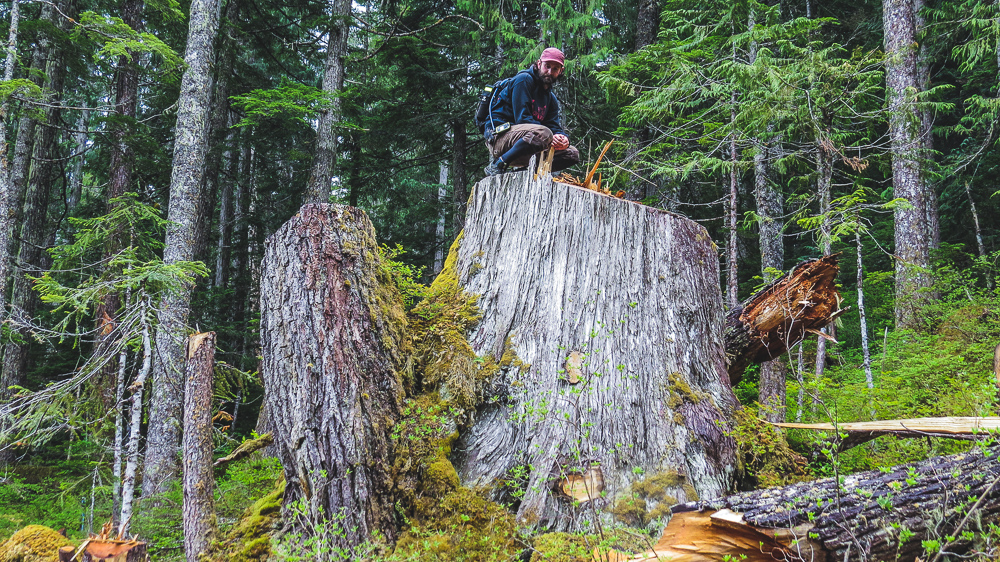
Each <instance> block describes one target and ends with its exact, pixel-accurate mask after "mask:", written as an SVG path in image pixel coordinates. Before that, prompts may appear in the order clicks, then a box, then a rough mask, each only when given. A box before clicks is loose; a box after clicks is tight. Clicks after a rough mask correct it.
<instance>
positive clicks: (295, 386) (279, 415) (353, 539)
mask: <svg viewBox="0 0 1000 562" xmlns="http://www.w3.org/2000/svg"><path fill="white" fill-rule="evenodd" d="M380 265H381V258H380V256H379V253H378V247H377V245H376V242H375V235H374V231H373V229H372V226H371V222H370V221H369V220H368V217H367V216H366V215H365V214H364V213H363V212H362V211H361V210H359V209H356V208H353V207H347V206H342V205H325V204H322V205H306V206H304V207H302V209H300V211H299V214H297V215H296V216H294V217H292V219H291V220H289V221H288V222H287V223H286V224H285V225H283V226H282V227H281V228H280V229H279V230H278V231H277V232H275V233H274V235H272V236H271V237H270V238H269V239H268V241H267V246H266V248H265V252H264V262H263V265H262V268H263V271H265V272H267V274H266V275H263V276H262V280H261V348H262V354H263V374H264V387H265V402H266V403H265V408H267V411H268V412H269V415H270V424H271V425H270V427H271V428H273V433H274V447H275V449H276V450H277V454H278V457H279V458H280V460H281V463H282V466H283V467H284V470H285V476H286V478H287V482H288V484H287V488H286V492H285V494H286V495H285V502H286V506H287V505H288V504H289V503H292V502H296V501H298V500H300V499H303V498H304V499H305V500H306V502H307V505H308V506H309V511H310V515H311V516H312V517H313V518H316V519H318V518H320V517H325V518H332V517H334V516H338V517H339V515H340V514H342V515H343V517H344V519H343V521H341V522H340V525H341V527H342V528H343V529H344V531H345V536H344V538H343V542H344V544H343V545H341V546H350V545H356V544H359V543H361V542H363V541H365V540H367V539H369V538H370V537H371V535H372V532H373V531H380V532H381V533H383V536H385V537H386V538H387V539H388V540H390V541H391V540H393V539H394V538H395V533H396V523H395V520H394V516H393V511H392V498H391V493H390V490H391V489H392V481H391V476H390V468H391V467H392V462H393V459H392V448H391V442H390V434H391V430H392V426H393V425H394V424H395V422H396V421H397V419H398V418H399V413H400V405H401V401H402V395H403V391H402V382H401V376H402V373H401V371H402V369H403V368H404V365H405V364H406V360H407V355H408V354H409V351H408V346H409V343H408V340H406V336H405V329H406V319H405V315H404V312H403V307H402V302H401V300H400V297H399V294H398V293H397V292H396V291H395V289H394V288H392V287H393V284H392V282H391V280H390V279H388V274H387V273H385V272H384V271H383V270H382V268H381V267H380Z"/></svg>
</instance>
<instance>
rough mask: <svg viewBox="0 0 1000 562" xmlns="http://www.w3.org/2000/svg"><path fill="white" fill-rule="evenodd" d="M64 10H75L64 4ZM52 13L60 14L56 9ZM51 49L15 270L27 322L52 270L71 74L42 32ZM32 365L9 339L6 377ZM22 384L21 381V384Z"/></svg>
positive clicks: (20, 311) (16, 296) (17, 376)
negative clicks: (51, 208) (50, 246)
mask: <svg viewBox="0 0 1000 562" xmlns="http://www.w3.org/2000/svg"><path fill="white" fill-rule="evenodd" d="M61 9H62V10H63V11H64V12H65V11H71V10H70V7H69V6H67V5H65V4H64V5H63V6H62V7H61ZM51 16H52V18H54V19H55V18H57V16H56V15H55V13H54V10H53V11H52V13H51ZM55 24H56V26H57V27H59V28H64V27H65V23H64V22H63V20H62V18H58V19H55ZM41 37H42V39H40V41H44V42H45V43H46V45H45V52H46V55H47V56H46V66H45V68H46V70H45V87H46V89H47V90H48V91H49V93H50V94H51V96H52V97H51V99H49V100H48V101H49V103H50V105H49V106H48V107H46V108H45V118H44V122H42V123H39V124H38V126H37V127H36V131H35V142H34V147H33V149H32V154H31V161H32V165H31V172H30V174H29V176H28V183H27V190H26V193H25V199H24V216H23V218H22V220H21V237H20V238H21V241H22V243H21V248H20V251H19V252H18V259H17V268H16V270H15V273H14V276H13V277H14V286H13V290H12V292H11V308H12V315H13V316H14V319H15V320H14V321H15V324H18V323H20V324H22V326H23V325H24V324H25V323H27V321H28V319H29V318H31V317H32V316H33V315H34V313H35V309H36V308H37V306H38V304H39V302H40V301H39V299H38V295H37V293H35V291H33V290H32V285H33V282H32V281H31V280H30V279H28V277H27V275H37V274H38V273H39V272H40V271H42V270H44V269H48V265H49V263H51V259H50V258H49V255H48V253H46V252H45V251H44V250H45V247H46V243H47V241H48V238H49V232H48V230H49V220H48V205H49V197H50V195H51V190H52V185H53V184H54V183H56V181H57V177H58V176H57V171H58V170H57V167H56V162H57V161H58V156H57V155H58V152H59V130H60V129H59V124H60V119H61V116H62V107H61V104H60V100H61V98H62V93H63V91H62V90H63V83H64V79H65V76H66V65H65V60H64V58H65V57H64V52H63V49H61V48H59V47H58V46H57V45H56V44H55V43H54V42H52V39H51V38H50V37H48V36H47V35H46V34H45V33H43V34H42V35H41ZM20 332H21V335H22V336H23V337H25V338H26V339H30V338H29V336H28V333H27V329H26V328H21V330H20ZM27 366H28V344H16V343H9V344H7V345H6V346H5V350H4V357H3V373H4V375H3V378H4V379H5V380H12V381H21V380H23V379H24V373H25V372H26V371H27ZM18 384H19V383H18Z"/></svg>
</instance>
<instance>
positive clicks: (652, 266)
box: [441, 166, 737, 530]
mask: <svg viewBox="0 0 1000 562" xmlns="http://www.w3.org/2000/svg"><path fill="white" fill-rule="evenodd" d="M532 168H533V167H532V166H529V169H532ZM445 274H446V275H453V276H455V277H454V278H455V279H456V280H457V282H458V284H459V286H460V287H462V288H463V289H464V291H465V292H466V293H468V294H470V295H478V307H479V308H480V310H481V312H482V320H481V321H480V322H479V324H478V325H477V326H476V327H475V328H474V329H473V330H472V332H471V333H470V334H469V338H468V339H469V343H470V345H471V346H472V349H473V351H474V352H475V353H476V354H477V355H479V356H480V357H492V358H498V359H500V362H499V365H500V367H499V370H498V373H497V374H496V375H494V376H493V378H492V379H491V380H490V382H489V383H488V387H487V388H486V389H485V390H484V391H483V396H482V397H481V398H482V400H483V402H482V403H481V405H480V407H479V408H478V410H477V411H476V412H475V415H474V420H473V421H472V422H471V424H470V425H469V426H468V427H465V428H463V430H462V431H461V436H460V438H459V441H458V442H457V444H456V447H455V449H454V451H455V454H454V458H453V461H454V463H455V466H456V469H457V470H458V472H459V476H460V479H461V482H462V483H463V484H464V485H469V486H479V485H493V484H495V483H497V482H507V483H509V485H508V486H506V487H504V486H501V487H499V488H497V491H496V492H495V494H496V496H497V498H498V499H505V500H508V501H513V502H515V505H516V506H517V516H518V519H519V521H520V522H521V523H524V524H535V525H537V526H539V527H546V528H551V529H557V530H576V529H582V528H584V527H585V526H587V525H588V524H590V525H591V530H592V529H593V526H592V525H593V524H595V523H596V524H602V521H603V520H607V519H609V518H610V517H611V515H610V514H609V513H607V512H606V513H604V514H603V515H599V512H601V511H602V509H603V508H608V509H609V511H610V512H615V513H618V516H620V517H624V518H625V519H628V518H630V517H631V518H633V519H635V520H638V522H639V523H643V522H647V521H648V520H649V518H650V517H652V516H653V515H652V514H653V513H654V512H655V511H656V510H657V509H660V508H663V509H665V508H666V506H668V505H670V504H671V503H673V502H675V501H687V500H690V499H692V498H694V497H696V496H708V497H712V496H717V495H719V494H722V493H723V492H724V491H725V490H727V489H729V488H730V486H731V485H732V482H733V478H734V474H733V473H734V470H735V468H734V467H735V465H736V462H735V452H734V451H735V447H734V442H733V440H732V439H731V438H730V437H729V436H728V435H727V434H726V427H727V426H728V423H729V420H730V418H731V414H732V412H733V410H734V408H736V407H737V400H736V398H735V396H734V395H733V393H732V389H731V388H730V386H729V381H728V377H727V376H726V372H725V358H724V349H723V341H722V337H721V335H722V323H723V312H722V295H721V293H720V290H719V283H718V279H719V270H718V260H717V256H716V247H715V245H714V244H713V243H712V241H711V239H710V238H709V236H708V234H707V233H706V232H705V230H704V228H702V227H701V226H700V225H698V224H697V223H695V222H693V221H690V220H687V219H685V218H682V217H680V216H677V215H674V214H672V213H668V212H665V211H659V210H656V209H653V208H650V207H646V206H643V205H640V204H636V203H633V202H629V201H624V200H620V199H615V198H613V197H608V196H605V195H602V194H600V193H597V192H595V191H592V190H586V189H581V188H578V187H575V186H571V185H567V184H564V183H553V181H552V179H551V176H548V175H543V176H541V177H540V178H539V179H538V180H537V181H536V180H533V179H532V174H531V173H527V172H523V173H513V174H505V175H503V176H499V177H492V178H487V179H485V180H483V181H481V182H479V184H477V186H476V187H475V189H474V192H473V194H472V196H471V197H470V201H469V208H468V215H467V217H466V228H465V231H464V234H463V235H462V236H461V237H460V238H459V239H458V240H457V241H456V243H455V244H454V245H453V247H452V250H451V254H450V255H449V258H448V262H447V263H446V266H445ZM572 358H578V360H579V364H573V365H570V367H569V368H567V366H566V365H567V360H570V359H572ZM570 362H571V363H572V362H573V361H570ZM570 373H572V375H575V376H571V375H570ZM574 378H575V379H576V380H577V382H576V383H574V382H573V381H572V379H574ZM441 392H442V396H448V395H449V389H448V388H442V389H441ZM597 469H599V474H597ZM579 476H583V479H582V482H595V483H596V482H600V486H599V487H598V488H599V490H595V494H594V496H598V497H595V498H594V499H593V501H585V502H582V503H581V502H580V501H579V499H576V500H573V499H572V498H571V496H570V495H569V494H568V492H565V490H567V489H580V486H583V485H582V484H579V482H577V483H574V482H573V480H574V479H576V480H578V481H580V479H579V478H576V477H579ZM643 482H645V485H646V486H647V487H649V486H653V485H654V484H653V483H654V482H656V483H659V484H658V485H656V488H657V491H656V493H655V494H651V495H649V497H647V498H646V499H645V500H644V504H643V505H644V507H645V509H642V510H639V511H640V512H641V513H635V512H633V513H631V515H630V514H628V513H625V512H626V511H628V509H626V507H627V506H625V505H622V504H621V503H620V502H622V501H627V500H626V499H625V498H629V499H631V498H632V497H633V492H634V491H635V490H636V486H639V487H642V486H643V485H644V484H643ZM582 489H585V490H586V489H587V486H584V487H583V488H582ZM598 491H599V492H600V494H599V495H598V494H597V493H596V492H598ZM632 522H635V521H632Z"/></svg>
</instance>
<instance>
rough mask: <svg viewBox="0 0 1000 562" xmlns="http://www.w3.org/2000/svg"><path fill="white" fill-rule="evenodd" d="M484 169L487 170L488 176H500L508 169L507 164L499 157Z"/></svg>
mask: <svg viewBox="0 0 1000 562" xmlns="http://www.w3.org/2000/svg"><path fill="white" fill-rule="evenodd" d="M483 171H484V172H486V176H487V177H489V176H499V175H500V174H502V173H504V172H506V171H507V164H506V163H505V162H504V161H503V160H501V159H499V158H497V159H496V160H495V161H494V162H493V163H492V164H490V165H489V166H486V168H484V169H483Z"/></svg>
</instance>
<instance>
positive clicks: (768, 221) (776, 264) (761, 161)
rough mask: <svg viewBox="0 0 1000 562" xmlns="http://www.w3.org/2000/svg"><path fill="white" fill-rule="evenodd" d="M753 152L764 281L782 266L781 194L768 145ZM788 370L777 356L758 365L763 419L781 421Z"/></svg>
mask: <svg viewBox="0 0 1000 562" xmlns="http://www.w3.org/2000/svg"><path fill="white" fill-rule="evenodd" d="M756 145H757V151H756V152H755V153H754V158H753V163H754V189H753V194H754V199H755V201H756V204H757V216H758V217H760V222H759V223H758V226H757V228H758V239H759V240H760V268H761V274H762V275H763V276H764V280H765V282H768V283H770V282H772V281H774V279H775V277H776V274H775V273H774V271H775V270H778V271H781V270H783V269H784V267H785V244H784V241H783V239H782V226H783V225H782V223H781V216H782V214H783V210H782V195H781V193H780V192H779V191H778V190H777V189H775V186H774V184H773V183H772V182H771V177H770V175H771V174H770V168H771V166H770V158H771V156H772V154H771V146H770V145H769V144H768V142H767V141H764V140H760V139H757V141H756ZM787 372H788V369H787V367H786V366H785V363H784V362H783V361H782V360H781V357H780V356H779V357H776V358H774V359H772V360H770V361H765V362H764V363H763V364H761V366H760V387H759V392H758V402H759V403H760V404H761V406H763V408H762V411H761V414H762V415H763V416H764V418H765V419H766V420H767V421H771V422H780V421H785V377H786V375H787Z"/></svg>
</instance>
